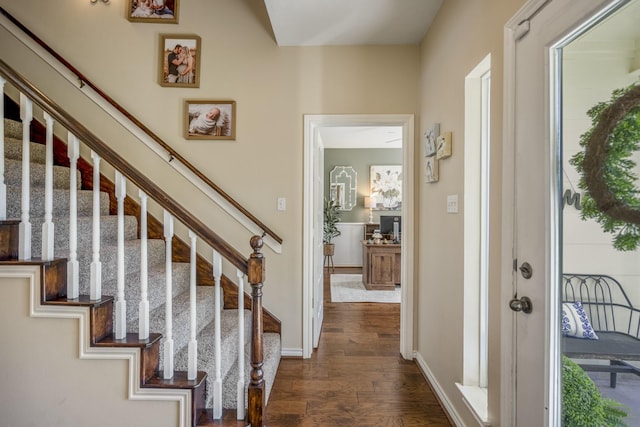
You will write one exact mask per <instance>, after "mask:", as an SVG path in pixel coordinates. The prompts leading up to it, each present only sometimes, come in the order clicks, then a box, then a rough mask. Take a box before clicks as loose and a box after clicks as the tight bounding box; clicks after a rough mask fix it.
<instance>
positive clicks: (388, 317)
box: [266, 268, 452, 427]
mask: <svg viewBox="0 0 640 427" xmlns="http://www.w3.org/2000/svg"><path fill="white" fill-rule="evenodd" d="M360 272H361V269H345V268H336V269H335V273H360ZM324 289H325V293H324V294H325V306H324V307H325V308H324V326H323V329H322V335H321V337H320V345H319V348H318V349H317V351H315V352H314V354H313V356H312V357H311V358H310V359H296V358H284V359H282V361H281V362H280V368H279V370H278V374H277V377H276V380H275V384H274V386H273V389H272V391H271V396H270V398H269V404H268V405H267V411H266V420H267V425H268V426H274V427H275V426H277V427H289V426H291V427H293V426H296V427H308V426H318V427H331V426H388V427H391V426H394V427H395V426H398V427H409V426H451V425H452V424H451V423H450V421H449V419H448V418H447V416H446V414H445V412H444V411H443V409H442V407H441V406H440V404H439V402H438V400H437V398H436V397H435V395H434V394H433V392H432V391H431V389H430V387H429V386H428V384H427V382H426V381H425V379H424V377H423V376H422V374H421V372H420V370H419V368H418V366H417V365H416V364H415V362H413V361H407V360H404V359H403V358H402V357H401V356H400V353H399V349H400V304H375V303H332V302H331V290H330V282H329V274H328V271H327V270H326V269H325V280H324Z"/></svg>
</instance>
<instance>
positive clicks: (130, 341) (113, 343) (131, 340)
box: [95, 332, 162, 348]
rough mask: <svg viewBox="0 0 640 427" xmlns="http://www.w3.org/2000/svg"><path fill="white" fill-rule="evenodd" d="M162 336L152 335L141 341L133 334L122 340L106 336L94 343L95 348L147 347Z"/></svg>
mask: <svg viewBox="0 0 640 427" xmlns="http://www.w3.org/2000/svg"><path fill="white" fill-rule="evenodd" d="M161 338H162V334H157V333H152V334H149V338H147V339H146V340H141V339H140V338H138V334H137V333H135V332H129V333H127V335H126V336H125V337H124V338H122V339H116V336H115V335H114V334H111V335H107V336H106V337H104V338H102V339H101V340H99V341H97V342H96V343H95V346H96V347H140V348H145V347H149V346H151V345H153V344H155V343H156V342H158V341H160V339H161Z"/></svg>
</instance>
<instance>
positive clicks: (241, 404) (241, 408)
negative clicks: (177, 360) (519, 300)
mask: <svg viewBox="0 0 640 427" xmlns="http://www.w3.org/2000/svg"><path fill="white" fill-rule="evenodd" d="M236 276H237V277H238V394H237V396H238V397H237V402H238V403H237V415H238V416H237V419H238V420H244V417H245V415H246V414H245V412H246V411H245V405H246V403H245V401H244V389H245V381H244V273H242V271H240V270H238V271H237V273H236Z"/></svg>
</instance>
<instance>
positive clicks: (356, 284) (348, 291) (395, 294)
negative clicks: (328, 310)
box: [331, 274, 400, 304]
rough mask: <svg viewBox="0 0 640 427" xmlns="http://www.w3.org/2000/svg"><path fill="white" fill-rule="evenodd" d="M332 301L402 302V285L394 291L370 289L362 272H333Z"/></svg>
mask: <svg viewBox="0 0 640 427" xmlns="http://www.w3.org/2000/svg"><path fill="white" fill-rule="evenodd" d="M331 302H382V303H396V304H398V303H400V286H396V288H395V290H393V291H368V290H367V288H365V287H364V284H363V283H362V274H332V275H331Z"/></svg>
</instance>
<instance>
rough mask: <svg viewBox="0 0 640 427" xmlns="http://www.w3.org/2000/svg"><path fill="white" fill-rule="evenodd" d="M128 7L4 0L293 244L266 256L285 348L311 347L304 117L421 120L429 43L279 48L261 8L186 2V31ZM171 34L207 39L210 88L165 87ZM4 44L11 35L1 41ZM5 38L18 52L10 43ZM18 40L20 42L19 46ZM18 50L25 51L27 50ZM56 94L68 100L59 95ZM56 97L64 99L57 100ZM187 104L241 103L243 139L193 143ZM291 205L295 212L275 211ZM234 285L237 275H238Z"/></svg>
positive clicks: (254, 1) (93, 118) (31, 68)
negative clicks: (185, 124) (185, 125)
mask: <svg viewBox="0 0 640 427" xmlns="http://www.w3.org/2000/svg"><path fill="white" fill-rule="evenodd" d="M124 4H125V1H123V0H112V1H111V3H110V4H109V5H104V4H102V3H101V2H98V4H96V5H93V6H92V5H91V4H90V3H89V0H86V1H85V0H80V1H79V0H59V1H56V2H42V1H41V0H22V1H20V2H16V1H14V0H0V5H1V6H2V7H4V8H5V9H7V10H8V11H9V12H10V13H11V14H13V15H14V16H15V17H16V18H17V19H19V20H20V21H21V22H23V23H24V24H25V25H26V26H27V27H29V28H30V29H31V30H32V31H33V32H35V33H36V34H37V35H38V36H39V37H40V38H42V39H43V40H46V41H47V42H48V43H49V44H50V45H51V46H52V47H53V48H54V49H55V50H56V51H58V52H59V53H61V54H62V55H63V56H65V57H66V58H67V59H68V60H69V62H71V63H72V64H74V65H76V67H77V68H78V69H80V70H81V71H82V72H83V73H84V74H86V75H87V76H88V78H89V79H91V80H92V81H94V82H95V83H96V84H98V85H99V86H100V87H101V88H102V89H103V90H104V91H105V92H106V93H108V94H109V95H110V96H112V97H113V98H114V99H115V100H116V101H117V102H119V103H120V104H121V105H123V106H124V107H125V108H127V109H128V110H129V111H130V112H131V113H132V114H133V115H135V116H136V117H138V118H139V119H140V120H141V121H142V122H143V123H145V124H146V125H147V126H148V127H149V128H151V129H152V130H153V131H154V132H155V133H157V134H158V135H159V136H160V137H162V138H163V139H164V140H165V141H167V142H168V143H169V144H171V146H172V147H174V148H175V149H176V150H177V151H178V152H180V153H181V154H182V155H183V156H184V157H186V158H187V159H188V160H189V161H190V162H192V163H193V164H194V165H196V166H197V167H198V168H200V169H201V170H202V171H203V172H204V173H205V174H206V175H207V176H209V177H210V178H211V179H212V180H213V181H214V182H216V183H217V184H219V185H220V186H221V187H222V188H223V189H224V190H225V191H226V192H228V193H229V194H231V195H232V196H233V197H235V198H236V199H237V200H238V201H239V202H240V203H242V204H243V205H244V206H245V207H246V208H247V209H248V210H249V211H251V212H253V213H255V214H256V215H257V216H258V217H259V218H260V219H261V220H262V221H263V222H265V223H266V224H267V225H268V226H269V227H270V228H272V229H273V230H274V231H275V232H276V233H278V234H279V235H280V236H281V237H283V239H284V245H283V250H282V254H280V255H278V254H275V253H273V252H272V251H270V250H266V251H265V254H266V256H267V281H266V284H265V289H264V293H265V297H264V302H265V306H266V307H267V308H268V309H269V310H270V311H271V312H272V313H274V314H275V315H276V316H278V317H279V318H280V319H281V320H282V325H283V348H284V349H285V350H287V349H290V350H300V349H301V348H302V185H301V183H302V176H303V175H302V174H303V170H302V164H303V158H302V147H303V144H302V134H303V132H302V124H303V115H304V114H350V113H354V114H355V113H357V114H367V113H370V114H391V113H401V114H417V112H418V99H419V95H418V91H417V90H416V89H417V86H418V81H419V67H420V61H419V47H418V46H391V47H376V46H370V47H308V48H293V47H278V46H277V45H276V44H275V42H274V40H273V36H272V34H271V30H270V26H269V23H268V20H267V18H266V13H265V10H264V5H263V2H262V1H259V0H245V1H239V0H217V1H215V2H211V1H210V0H189V1H186V2H181V10H180V23H179V24H177V25H171V24H147V23H131V22H129V21H127V20H126V19H125V12H124V8H125V6H124ZM160 34H197V35H199V36H200V37H202V55H201V56H202V62H201V68H200V69H201V76H202V77H201V79H200V88H199V89H186V88H165V87H161V86H159V85H158V83H157V74H158V70H157V67H158V58H157V57H158V51H159V46H158V45H159V35H160ZM0 36H1V37H2V43H3V46H8V43H9V42H10V39H11V37H10V36H7V35H6V34H0ZM5 42H6V43H7V44H5ZM12 43H14V44H15V43H16V42H15V41H13V42H12ZM16 46H17V44H16ZM16 52H18V51H16V50H15V49H6V48H4V47H3V58H4V59H5V61H7V62H8V63H9V65H11V66H13V67H16V68H18V71H20V72H22V73H24V74H25V75H27V76H28V77H29V78H31V79H34V81H36V83H37V85H38V86H39V87H41V88H42V89H43V90H44V91H45V92H47V93H48V92H51V93H52V94H55V95H56V101H57V102H60V103H61V104H63V106H64V107H65V108H67V109H69V110H70V111H71V112H72V113H73V114H75V115H77V116H79V117H81V118H83V120H86V123H88V126H89V127H90V128H91V129H92V130H94V131H95V132H97V133H98V135H99V136H101V137H103V138H104V139H106V140H107V141H108V142H109V143H110V144H111V145H113V146H114V147H116V148H117V149H118V150H119V151H120V152H121V153H126V155H127V157H128V159H129V160H130V161H131V162H133V163H134V164H136V166H139V167H141V168H142V169H143V170H144V171H145V172H147V173H149V174H150V175H152V176H153V175H154V173H155V174H156V175H158V171H159V170H163V171H166V167H163V165H162V161H160V160H155V158H154V155H152V154H149V152H148V150H147V149H145V148H141V147H140V144H139V143H138V142H136V141H135V140H133V139H132V138H131V137H130V136H129V135H127V133H126V132H123V131H122V130H119V129H117V127H116V126H113V125H110V124H108V123H106V122H108V121H107V120H105V119H104V118H103V117H101V116H100V113H99V112H94V110H96V108H95V107H93V106H92V105H91V102H88V101H86V100H83V99H82V95H73V96H72V95H62V93H64V92H62V91H60V90H59V89H58V87H59V83H57V82H56V79H57V78H56V77H52V76H51V73H50V71H48V70H45V69H44V67H42V66H41V65H34V64H35V61H32V60H30V59H28V58H26V55H24V54H22V53H20V52H18V53H16ZM57 92H61V94H58V93H57ZM52 96H53V95H52ZM184 99H232V100H235V101H236V102H237V120H238V121H237V129H236V133H237V138H236V140H235V141H222V142H217V141H215V142H214V141H187V140H185V139H184V138H183V136H182V135H183V129H182V112H183V100H184ZM165 175H170V174H168V173H167V172H164V174H163V175H160V176H156V178H157V180H158V181H159V182H163V183H164V181H167V182H166V185H168V186H169V188H170V189H171V190H172V194H174V196H175V197H177V198H179V200H180V201H184V202H185V203H187V204H189V205H190V207H191V208H192V210H193V211H194V212H197V213H198V214H199V215H201V217H202V218H203V219H204V220H205V221H206V222H207V223H209V224H211V226H212V227H213V228H214V229H224V230H225V231H227V232H228V233H229V235H228V236H226V237H228V238H229V240H230V242H231V243H232V244H234V245H235V246H236V247H237V248H238V249H239V250H241V251H242V252H243V253H247V254H248V253H249V246H248V240H249V237H250V236H249V234H248V233H247V232H245V231H243V230H242V229H240V228H239V227H238V226H237V225H236V224H235V223H234V222H233V221H229V220H225V219H219V215H218V214H212V213H211V212H215V209H213V208H211V207H210V206H209V205H208V204H207V202H206V201H205V200H204V198H203V197H202V195H201V194H200V193H198V192H197V191H190V190H189V189H188V187H187V184H186V183H184V182H182V180H181V179H180V178H177V177H173V176H171V177H168V176H165ZM277 197H286V199H287V204H286V205H287V210H286V211H285V212H278V211H276V198H277ZM230 276H231V277H235V274H233V275H230Z"/></svg>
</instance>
